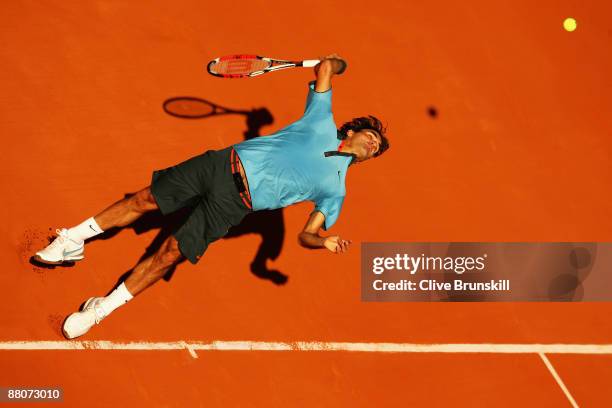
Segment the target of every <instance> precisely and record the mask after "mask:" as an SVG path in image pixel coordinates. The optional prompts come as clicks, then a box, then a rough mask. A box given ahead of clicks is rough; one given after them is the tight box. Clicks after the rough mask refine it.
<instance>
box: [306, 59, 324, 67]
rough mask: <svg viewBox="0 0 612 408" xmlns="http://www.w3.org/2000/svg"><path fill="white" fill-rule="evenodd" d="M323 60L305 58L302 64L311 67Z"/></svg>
mask: <svg viewBox="0 0 612 408" xmlns="http://www.w3.org/2000/svg"><path fill="white" fill-rule="evenodd" d="M319 62H321V60H304V61H302V66H303V67H304V68H311V67H314V66H316V65H317V64H318V63H319Z"/></svg>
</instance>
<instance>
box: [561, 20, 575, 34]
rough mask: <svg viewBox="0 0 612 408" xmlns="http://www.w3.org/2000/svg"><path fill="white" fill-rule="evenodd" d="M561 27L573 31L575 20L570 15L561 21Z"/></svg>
mask: <svg viewBox="0 0 612 408" xmlns="http://www.w3.org/2000/svg"><path fill="white" fill-rule="evenodd" d="M563 28H565V30H566V31H570V32H572V31H574V30H575V29H576V20H574V19H573V18H571V17H568V18H566V19H565V20H564V21H563Z"/></svg>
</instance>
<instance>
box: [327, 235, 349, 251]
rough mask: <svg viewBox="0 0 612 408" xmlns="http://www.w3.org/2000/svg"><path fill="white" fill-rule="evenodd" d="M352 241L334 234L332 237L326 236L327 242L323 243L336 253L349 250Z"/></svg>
mask: <svg viewBox="0 0 612 408" xmlns="http://www.w3.org/2000/svg"><path fill="white" fill-rule="evenodd" d="M351 243H352V241H351V240H345V239H342V238H340V237H339V236H338V235H333V236H331V237H327V238H325V242H324V244H323V245H325V248H327V249H329V250H330V251H332V252H334V253H336V254H341V253H343V252H346V251H348V249H349V246H350V245H351Z"/></svg>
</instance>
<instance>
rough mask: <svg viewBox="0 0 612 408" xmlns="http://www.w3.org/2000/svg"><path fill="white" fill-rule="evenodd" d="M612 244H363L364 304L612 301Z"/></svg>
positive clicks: (362, 283)
mask: <svg viewBox="0 0 612 408" xmlns="http://www.w3.org/2000/svg"><path fill="white" fill-rule="evenodd" d="M610 266H612V244H610V243H592V242H590V243H589V242H586V243H585V242H583V243H572V242H559V243H552V242H547V243H532V242H529V243H520V242H510V243H491V242H487V243H480V242H436V243H363V244H362V246H361V295H362V300H364V301H383V302H384V301H586V300H600V301H609V300H612V278H611V276H610V273H609V272H608V271H609V270H610Z"/></svg>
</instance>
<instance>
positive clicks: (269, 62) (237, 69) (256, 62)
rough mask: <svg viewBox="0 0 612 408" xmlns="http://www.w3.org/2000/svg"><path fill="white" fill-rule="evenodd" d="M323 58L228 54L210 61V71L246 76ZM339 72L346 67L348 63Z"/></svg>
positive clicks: (225, 74)
mask: <svg viewBox="0 0 612 408" xmlns="http://www.w3.org/2000/svg"><path fill="white" fill-rule="evenodd" d="M319 62H321V60H303V61H287V60H278V59H274V58H267V57H260V56H258V55H227V56H225V57H219V58H215V59H214V60H212V61H210V62H209V63H208V66H207V69H208V73H209V74H211V75H214V76H218V77H221V78H246V77H254V76H257V75H261V74H265V73H267V72H273V71H279V70H281V69H287V68H295V67H304V68H309V67H314V66H316V65H317V64H318V63H319ZM342 62H343V63H344V66H343V68H342V69H341V70H340V72H339V73H338V74H341V73H342V72H344V70H345V69H346V63H345V62H344V61H342Z"/></svg>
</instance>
